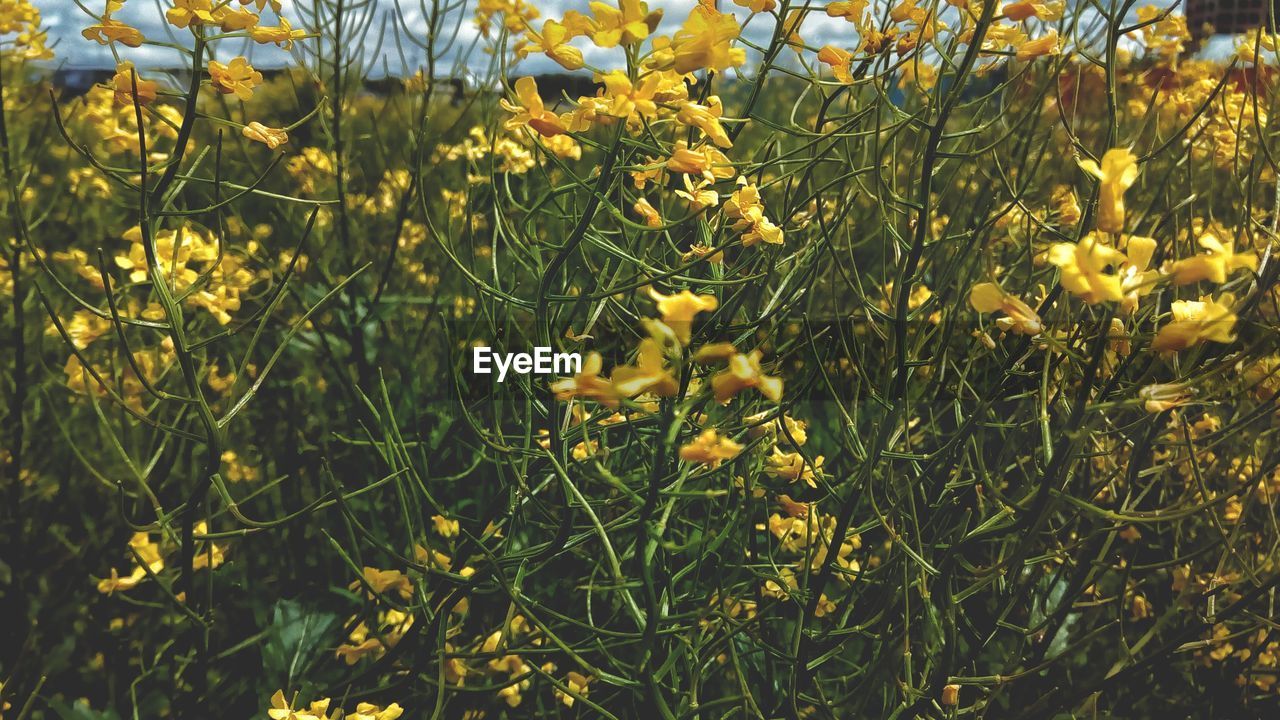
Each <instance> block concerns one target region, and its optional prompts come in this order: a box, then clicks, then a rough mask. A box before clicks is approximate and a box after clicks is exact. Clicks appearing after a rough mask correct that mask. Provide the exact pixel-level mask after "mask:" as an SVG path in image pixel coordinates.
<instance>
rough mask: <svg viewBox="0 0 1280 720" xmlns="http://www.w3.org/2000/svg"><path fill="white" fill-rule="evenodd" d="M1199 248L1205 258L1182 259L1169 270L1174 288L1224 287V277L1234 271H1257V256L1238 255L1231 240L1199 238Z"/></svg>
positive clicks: (1197, 256)
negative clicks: (1199, 284)
mask: <svg viewBox="0 0 1280 720" xmlns="http://www.w3.org/2000/svg"><path fill="white" fill-rule="evenodd" d="M1199 244H1200V247H1202V248H1204V249H1205V250H1206V251H1207V252H1206V253H1205V254H1203V255H1196V256H1195V257H1189V258H1184V259H1182V260H1179V261H1177V262H1175V263H1173V264H1172V265H1170V266H1169V274H1170V275H1172V276H1173V282H1174V284H1175V285H1189V284H1191V283H1194V282H1199V281H1201V280H1208V281H1210V282H1215V283H1224V282H1226V281H1227V276H1228V275H1230V274H1231V273H1232V272H1233V271H1235V270H1237V269H1240V268H1246V269H1248V270H1256V269H1257V268H1258V255H1257V253H1254V252H1245V253H1237V252H1236V251H1235V247H1234V243H1232V241H1231V239H1230V238H1227V240H1226V241H1225V242H1223V241H1222V240H1219V239H1218V238H1217V237H1215V236H1213V235H1201V236H1200V240H1199Z"/></svg>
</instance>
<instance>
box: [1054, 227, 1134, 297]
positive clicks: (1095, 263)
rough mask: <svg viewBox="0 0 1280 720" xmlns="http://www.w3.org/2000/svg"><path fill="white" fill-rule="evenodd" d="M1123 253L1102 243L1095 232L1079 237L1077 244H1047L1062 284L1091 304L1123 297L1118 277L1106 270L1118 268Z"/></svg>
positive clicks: (1123, 257)
mask: <svg viewBox="0 0 1280 720" xmlns="http://www.w3.org/2000/svg"><path fill="white" fill-rule="evenodd" d="M1124 259H1125V256H1124V254H1123V253H1121V252H1120V251H1119V250H1116V249H1115V248H1113V247H1110V246H1108V245H1104V244H1102V242H1101V241H1100V240H1099V239H1098V235H1097V234H1096V233H1089V234H1088V235H1086V236H1084V237H1083V238H1080V242H1079V243H1075V244H1072V243H1054V244H1053V245H1052V246H1050V247H1049V262H1051V263H1053V264H1054V265H1057V266H1058V268H1059V269H1060V270H1061V271H1062V273H1061V276H1062V280H1061V281H1062V287H1064V288H1066V289H1067V290H1068V291H1069V292H1071V293H1072V294H1074V295H1076V296H1077V297H1079V298H1081V299H1083V300H1084V301H1085V302H1087V303H1089V304H1090V305H1094V304H1097V303H1100V302H1104V301H1111V302H1119V301H1121V300H1123V299H1124V293H1123V292H1122V291H1121V285H1120V276H1119V275H1115V274H1109V273H1107V272H1106V269H1107V268H1108V267H1119V265H1120V263H1121V261H1123V260H1124Z"/></svg>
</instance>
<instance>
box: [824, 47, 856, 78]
mask: <svg viewBox="0 0 1280 720" xmlns="http://www.w3.org/2000/svg"><path fill="white" fill-rule="evenodd" d="M818 62H820V63H823V64H825V65H830V66H831V72H832V73H834V74H835V76H836V80H839V81H840V82H842V83H844V84H845V85H852V84H853V74H852V70H851V66H852V64H853V54H852V53H850V52H849V51H848V50H845V49H843V48H838V47H836V46H834V45H823V46H822V49H820V50H818Z"/></svg>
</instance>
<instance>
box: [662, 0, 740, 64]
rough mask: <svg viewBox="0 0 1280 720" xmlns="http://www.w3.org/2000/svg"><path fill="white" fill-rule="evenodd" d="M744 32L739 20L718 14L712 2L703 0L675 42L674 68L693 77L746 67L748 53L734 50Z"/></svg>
mask: <svg viewBox="0 0 1280 720" xmlns="http://www.w3.org/2000/svg"><path fill="white" fill-rule="evenodd" d="M741 32H742V28H741V27H739V26H738V20H737V18H735V17H734V16H733V15H730V14H728V13H722V12H720V11H719V10H716V8H715V5H714V4H713V2H712V0H699V2H698V5H697V6H695V7H694V8H693V10H692V11H691V12H690V13H689V17H688V19H686V20H685V21H684V25H683V26H682V27H681V28H680V30H678V31H677V32H676V33H675V35H673V36H672V38H671V47H670V51H671V55H672V67H673V68H674V69H675V71H676V72H678V73H691V72H693V71H695V70H725V69H727V68H730V67H737V66H739V65H741V64H743V63H744V62H746V61H747V53H746V51H745V50H743V49H742V48H735V47H732V45H733V41H734V40H737V39H738V35H739V34H741Z"/></svg>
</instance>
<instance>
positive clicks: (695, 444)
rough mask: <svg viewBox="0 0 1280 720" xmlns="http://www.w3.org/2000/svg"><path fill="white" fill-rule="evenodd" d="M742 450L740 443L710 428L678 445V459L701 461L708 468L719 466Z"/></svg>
mask: <svg viewBox="0 0 1280 720" xmlns="http://www.w3.org/2000/svg"><path fill="white" fill-rule="evenodd" d="M740 452H742V445H739V444H738V443H736V442H734V441H732V440H730V439H729V438H726V437H720V433H718V432H716V431H715V430H712V429H710V428H708V429H706V430H703V431H702V432H701V433H700V434H699V435H698V437H697V438H695V439H694V440H692V441H691V442H688V443H686V444H684V445H683V446H681V447H680V459H681V460H684V461H686V462H694V463H702V464H703V465H706V466H707V467H709V468H712V469H715V468H718V467H720V463H722V462H724V461H725V460H732V459H734V458H735V457H737V456H738V453H740Z"/></svg>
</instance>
